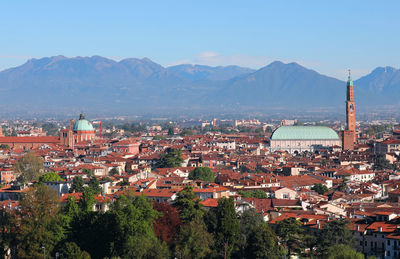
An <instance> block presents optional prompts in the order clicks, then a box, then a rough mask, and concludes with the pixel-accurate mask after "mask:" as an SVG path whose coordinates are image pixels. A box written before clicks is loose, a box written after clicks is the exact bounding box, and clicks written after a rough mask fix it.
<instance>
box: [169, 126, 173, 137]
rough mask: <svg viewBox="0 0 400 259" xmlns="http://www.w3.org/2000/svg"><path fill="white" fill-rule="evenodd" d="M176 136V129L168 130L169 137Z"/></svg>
mask: <svg viewBox="0 0 400 259" xmlns="http://www.w3.org/2000/svg"><path fill="white" fill-rule="evenodd" d="M173 135H174V128H172V127H169V128H168V136H173Z"/></svg>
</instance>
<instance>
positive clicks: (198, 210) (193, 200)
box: [174, 186, 204, 223]
mask: <svg viewBox="0 0 400 259" xmlns="http://www.w3.org/2000/svg"><path fill="white" fill-rule="evenodd" d="M174 207H175V208H176V209H177V210H178V211H179V216H180V218H181V221H182V223H188V222H190V221H192V220H193V219H194V218H195V217H196V216H203V214H204V212H203V209H202V207H201V204H200V203H199V199H198V198H197V197H196V195H194V193H193V188H192V187H191V186H186V187H185V188H183V190H181V191H180V192H178V194H177V198H176V199H175V203H174Z"/></svg>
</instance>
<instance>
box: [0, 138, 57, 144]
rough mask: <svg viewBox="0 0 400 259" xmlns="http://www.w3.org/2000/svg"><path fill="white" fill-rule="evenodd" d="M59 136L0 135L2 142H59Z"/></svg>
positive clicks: (0, 141)
mask: <svg viewBox="0 0 400 259" xmlns="http://www.w3.org/2000/svg"><path fill="white" fill-rule="evenodd" d="M59 142H60V139H59V138H58V137H53V136H46V137H0V143H59Z"/></svg>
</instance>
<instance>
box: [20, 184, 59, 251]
mask: <svg viewBox="0 0 400 259" xmlns="http://www.w3.org/2000/svg"><path fill="white" fill-rule="evenodd" d="M19 206H20V211H19V215H20V218H19V219H20V222H19V226H20V229H19V230H18V233H17V240H18V243H19V245H18V251H17V253H18V257H19V258H38V257H41V256H42V255H43V252H44V251H43V249H42V247H45V249H47V251H51V250H52V249H53V248H54V247H55V246H56V244H57V243H58V242H59V241H60V240H62V239H63V238H64V234H65V232H64V229H63V223H62V218H61V217H60V214H59V211H60V201H59V199H58V196H57V193H56V191H55V190H53V189H51V188H50V187H47V186H45V185H39V186H37V187H32V188H31V189H30V190H29V191H28V192H27V193H25V194H24V195H23V196H22V198H21V201H20V205H19Z"/></svg>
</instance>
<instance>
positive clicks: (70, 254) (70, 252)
mask: <svg viewBox="0 0 400 259" xmlns="http://www.w3.org/2000/svg"><path fill="white" fill-rule="evenodd" d="M59 254H60V255H61V258H65V259H90V255H89V253H88V252H86V251H82V250H81V248H80V247H79V246H78V245H77V244H76V243H75V242H66V243H64V244H63V245H62V246H60V250H59Z"/></svg>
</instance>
